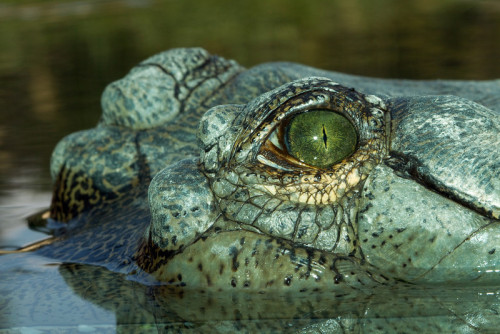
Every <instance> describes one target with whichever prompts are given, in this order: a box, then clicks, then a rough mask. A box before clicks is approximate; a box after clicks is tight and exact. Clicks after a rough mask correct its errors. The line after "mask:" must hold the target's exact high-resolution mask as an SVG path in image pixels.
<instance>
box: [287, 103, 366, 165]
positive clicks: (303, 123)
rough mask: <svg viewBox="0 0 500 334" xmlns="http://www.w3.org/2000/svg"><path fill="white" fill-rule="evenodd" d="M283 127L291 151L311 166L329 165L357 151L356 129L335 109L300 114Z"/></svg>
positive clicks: (290, 152) (288, 148)
mask: <svg viewBox="0 0 500 334" xmlns="http://www.w3.org/2000/svg"><path fill="white" fill-rule="evenodd" d="M284 130H285V133H284V141H285V145H286V148H287V150H288V153H289V154H290V155H292V156H293V157H295V158H296V159H298V160H300V161H302V162H304V163H306V164H308V165H311V166H315V167H319V168H327V167H330V166H332V165H334V164H335V163H338V162H340V161H342V160H343V159H344V158H346V157H348V156H350V155H351V154H353V153H354V151H355V150H356V144H357V137H358V136H357V133H356V129H355V128H354V126H353V125H352V123H351V122H350V121H349V120H348V119H347V118H346V117H344V116H343V115H341V114H339V113H336V112H333V111H328V110H313V111H309V112H305V113H302V114H298V115H297V116H295V117H294V118H292V119H291V120H290V122H289V123H288V125H287V126H286V127H285V129H284Z"/></svg>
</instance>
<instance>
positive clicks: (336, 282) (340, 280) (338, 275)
mask: <svg viewBox="0 0 500 334" xmlns="http://www.w3.org/2000/svg"><path fill="white" fill-rule="evenodd" d="M343 280H344V276H342V275H341V274H337V275H335V278H334V279H333V281H334V283H335V284H339V283H340V282H342V281H343Z"/></svg>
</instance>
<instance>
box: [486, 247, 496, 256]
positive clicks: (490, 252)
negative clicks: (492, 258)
mask: <svg viewBox="0 0 500 334" xmlns="http://www.w3.org/2000/svg"><path fill="white" fill-rule="evenodd" d="M495 250H496V248H493V249H492V250H490V251H489V252H488V254H490V255H493V254H494V253H495Z"/></svg>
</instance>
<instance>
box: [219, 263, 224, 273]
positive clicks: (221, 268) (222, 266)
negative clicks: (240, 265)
mask: <svg viewBox="0 0 500 334" xmlns="http://www.w3.org/2000/svg"><path fill="white" fill-rule="evenodd" d="M223 272H224V264H222V263H221V264H220V266H219V274H220V275H222V273H223Z"/></svg>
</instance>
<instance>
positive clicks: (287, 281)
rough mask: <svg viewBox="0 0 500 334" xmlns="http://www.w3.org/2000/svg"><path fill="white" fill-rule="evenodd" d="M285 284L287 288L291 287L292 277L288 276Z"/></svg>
mask: <svg viewBox="0 0 500 334" xmlns="http://www.w3.org/2000/svg"><path fill="white" fill-rule="evenodd" d="M283 283H285V285H286V286H290V284H292V275H288V276H286V277H285V279H284V281H283Z"/></svg>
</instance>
